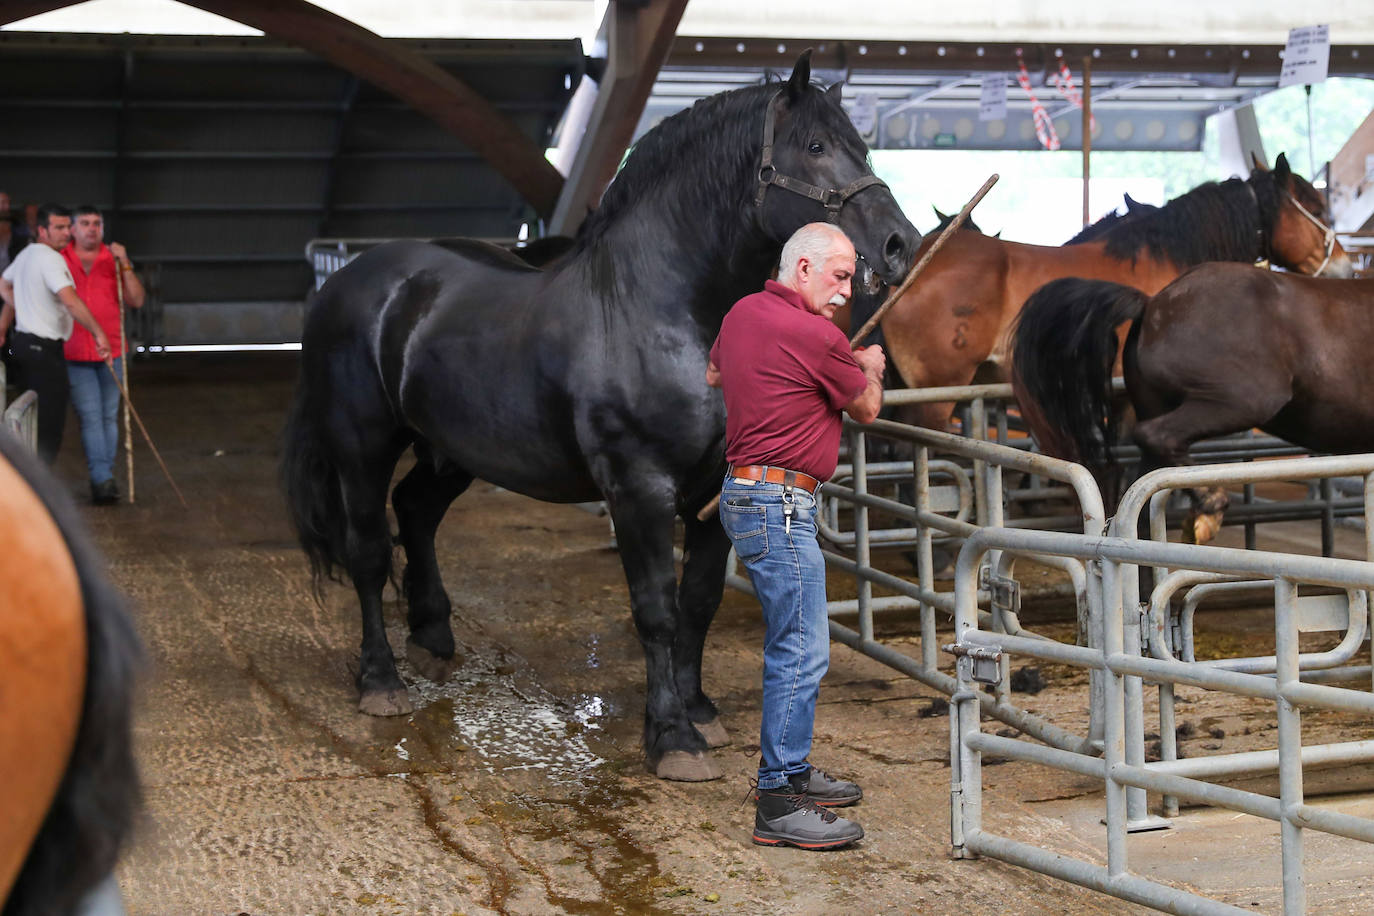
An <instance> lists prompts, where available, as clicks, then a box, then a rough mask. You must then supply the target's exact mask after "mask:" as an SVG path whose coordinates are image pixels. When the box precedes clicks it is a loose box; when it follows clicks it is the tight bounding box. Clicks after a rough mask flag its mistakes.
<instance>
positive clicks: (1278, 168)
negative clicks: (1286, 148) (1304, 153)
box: [1274, 153, 1293, 179]
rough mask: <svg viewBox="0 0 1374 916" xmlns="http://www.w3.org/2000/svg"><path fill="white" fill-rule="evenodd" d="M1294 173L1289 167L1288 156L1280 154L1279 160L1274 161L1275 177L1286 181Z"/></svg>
mask: <svg viewBox="0 0 1374 916" xmlns="http://www.w3.org/2000/svg"><path fill="white" fill-rule="evenodd" d="M1291 171H1293V170H1292V168H1290V167H1289V165H1288V154H1286V153H1279V158H1277V159H1275V160H1274V177H1275V178H1279V179H1284V178H1287V177H1288V174H1289V173H1290V172H1291Z"/></svg>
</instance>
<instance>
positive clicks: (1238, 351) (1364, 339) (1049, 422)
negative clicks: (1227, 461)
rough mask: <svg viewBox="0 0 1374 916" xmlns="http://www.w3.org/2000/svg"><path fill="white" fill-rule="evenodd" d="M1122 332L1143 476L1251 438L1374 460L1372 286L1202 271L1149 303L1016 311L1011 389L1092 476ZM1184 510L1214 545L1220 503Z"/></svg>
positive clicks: (1226, 268)
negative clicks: (1203, 444) (1222, 439)
mask: <svg viewBox="0 0 1374 916" xmlns="http://www.w3.org/2000/svg"><path fill="white" fill-rule="evenodd" d="M1123 322H1130V331H1129V333H1128V335H1127V337H1126V345H1125V351H1124V354H1123V356H1124V359H1123V362H1124V368H1125V376H1126V390H1127V393H1128V395H1129V397H1130V400H1131V403H1132V405H1133V406H1134V407H1135V411H1136V415H1137V419H1138V421H1139V422H1138V424H1137V425H1136V427H1135V430H1134V432H1133V435H1134V438H1135V441H1136V442H1137V443H1138V444H1139V445H1140V447H1141V450H1142V451H1143V453H1144V454H1143V462H1142V463H1143V464H1144V465H1145V466H1146V467H1145V468H1144V469H1148V468H1149V467H1156V466H1163V465H1186V464H1191V463H1192V462H1191V461H1190V460H1189V457H1188V448H1189V446H1191V445H1192V444H1193V443H1194V442H1197V441H1198V440H1200V439H1206V438H1210V437H1212V436H1220V435H1225V434H1227V433H1235V432H1242V431H1244V430H1247V429H1252V428H1254V427H1259V428H1260V429H1263V430H1264V431H1265V432H1268V433H1270V434H1272V435H1275V436H1279V437H1280V438H1283V439H1287V440H1288V441H1290V442H1294V443H1296V444H1298V445H1301V446H1304V447H1306V448H1309V449H1312V450H1313V451H1321V452H1367V451H1374V383H1371V382H1370V373H1369V353H1370V351H1371V349H1374V280H1317V279H1312V278H1310V277H1298V276H1293V275H1291V274H1281V273H1277V272H1271V271H1264V270H1256V269H1255V268H1253V267H1249V266H1246V265H1243V264H1204V265H1202V266H1201V267H1196V268H1194V269H1192V270H1190V271H1188V272H1187V273H1185V274H1184V275H1183V276H1181V277H1179V278H1178V279H1177V280H1175V281H1174V282H1173V283H1170V284H1169V285H1168V286H1166V287H1164V289H1162V290H1160V292H1159V293H1157V294H1156V295H1155V296H1153V297H1150V296H1147V295H1145V294H1144V293H1141V292H1140V291H1139V290H1135V289H1131V288H1130V287H1128V286H1123V285H1121V284H1118V283H1105V282H1102V281H1097V280H1079V279H1073V278H1069V279H1062V280H1055V281H1054V282H1052V283H1049V284H1046V285H1045V286H1044V287H1042V288H1041V289H1040V290H1038V291H1037V292H1036V293H1035V294H1034V295H1033V296H1031V298H1030V300H1029V301H1028V302H1027V303H1026V306H1025V308H1024V309H1022V311H1021V320H1020V322H1019V324H1018V327H1017V330H1016V333H1015V337H1014V343H1013V347H1014V350H1013V355H1014V357H1015V359H1014V363H1013V365H1014V367H1015V369H1014V373H1013V384H1014V385H1015V386H1016V396H1017V400H1018V401H1019V402H1020V404H1021V411H1022V415H1023V416H1024V417H1025V418H1026V421H1027V423H1028V424H1029V425H1030V427H1031V432H1032V434H1034V435H1035V437H1036V439H1037V441H1038V442H1039V443H1040V445H1041V447H1042V448H1043V449H1044V450H1045V451H1046V452H1047V453H1049V454H1052V455H1057V456H1059V457H1062V458H1068V459H1070V460H1073V461H1080V462H1082V463H1084V464H1087V465H1089V466H1090V467H1092V468H1094V470H1099V469H1104V468H1105V467H1106V466H1107V464H1108V463H1109V461H1110V453H1109V451H1108V450H1107V448H1106V447H1105V445H1106V443H1108V442H1113V441H1115V439H1116V436H1115V430H1114V429H1113V422H1114V417H1115V414H1114V412H1113V411H1112V410H1110V407H1109V405H1110V399H1111V365H1112V360H1113V358H1114V357H1115V351H1116V335H1115V331H1114V329H1115V328H1116V327H1117V325H1119V324H1121V323H1123ZM1366 388H1369V389H1370V390H1368V391H1367V390H1365V389H1366ZM1192 496H1193V503H1194V511H1195V513H1196V514H1197V518H1196V520H1195V523H1194V529H1193V530H1194V536H1195V538H1196V540H1197V541H1198V542H1199V543H1201V542H1204V541H1207V540H1210V539H1211V537H1212V536H1213V535H1214V534H1215V533H1216V529H1217V527H1219V525H1220V523H1221V512H1222V511H1223V510H1224V509H1225V508H1226V505H1227V497H1226V493H1225V491H1224V490H1221V489H1208V490H1202V491H1197V492H1194V493H1193V494H1192Z"/></svg>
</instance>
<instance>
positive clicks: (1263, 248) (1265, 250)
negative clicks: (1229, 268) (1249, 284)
mask: <svg viewBox="0 0 1374 916" xmlns="http://www.w3.org/2000/svg"><path fill="white" fill-rule="evenodd" d="M1241 184H1243V185H1245V190H1247V191H1249V192H1250V199H1251V200H1253V201H1254V202H1255V222H1256V223H1257V224H1258V225H1259V229H1257V230H1256V232H1257V233H1258V235H1259V256H1258V257H1257V258H1255V260H1256V261H1264V262H1266V263H1269V264H1272V263H1273V262H1274V253H1273V252H1272V251H1271V250H1270V249H1269V237H1268V233H1266V232H1265V231H1264V229H1265V226H1264V207H1262V206H1260V199H1259V195H1258V194H1256V193H1255V186H1254V185H1252V184H1251V183H1250V179H1248V178H1242V179H1241Z"/></svg>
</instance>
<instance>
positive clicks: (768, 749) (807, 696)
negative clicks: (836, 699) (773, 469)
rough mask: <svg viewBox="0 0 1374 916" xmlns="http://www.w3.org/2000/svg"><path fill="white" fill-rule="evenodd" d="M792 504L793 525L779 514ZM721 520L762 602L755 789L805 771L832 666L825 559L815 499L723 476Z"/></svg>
mask: <svg viewBox="0 0 1374 916" xmlns="http://www.w3.org/2000/svg"><path fill="white" fill-rule="evenodd" d="M789 500H790V502H791V505H792V516H791V525H790V526H789V525H788V524H787V520H786V515H785V512H784V509H785V504H786V502H787V501H789ZM720 520H721V524H723V525H724V526H725V532H726V533H727V534H728V535H730V541H731V542H732V543H733V544H734V545H735V555H736V556H737V557H739V559H740V562H741V563H743V564H744V565H745V567H746V568H747V569H748V570H749V579H750V581H752V582H753V584H754V591H755V593H756V594H757V595H758V599H759V603H760V604H762V605H763V623H764V642H763V725H762V727H761V728H760V730H759V749H760V753H761V756H762V758H763V759H762V761H761V763H760V765H759V788H760V789H776V788H778V787H780V786H783V785H786V784H787V782H788V777H789V776H793V775H798V774H802V773H806V772H808V770H809V767H810V765H809V764H808V763H807V757H809V756H810V754H811V734H812V729H813V727H814V725H815V719H816V695H817V694H818V693H819V692H820V684H821V677H823V676H824V675H825V672H826V670H827V669H828V668H829V667H830V622H829V617H828V615H827V614H826V601H825V559H824V558H823V557H822V556H821V548H820V545H819V544H817V543H816V498H815V497H814V496H812V495H811V494H810V493H808V492H807V491H805V490H801V489H793V490H792V491H791V492H790V493H785V492H784V489H783V487H782V485H781V484H773V483H763V482H752V486H751V485H750V484H748V483H739V482H737V481H736V480H735V478H733V477H727V478H725V485H724V486H723V487H722V488H721V498H720Z"/></svg>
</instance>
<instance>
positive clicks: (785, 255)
mask: <svg viewBox="0 0 1374 916" xmlns="http://www.w3.org/2000/svg"><path fill="white" fill-rule="evenodd" d="M840 240H843V241H845V242H849V236H847V235H845V234H844V230H843V229H841V228H840V227H839V226H836V225H833V224H831V223H807V224H806V225H805V226H802V227H801V228H800V229H798V230H797V231H796V232H794V233H792V237H791V238H790V239H788V240H787V244H785V245H783V246H782V257H781V258H779V259H778V282H779V283H781V284H782V285H783V286H792V285H793V284H794V282H795V281H796V279H797V262H798V261H800V260H802V259H803V258H805V259H806V260H807V261H810V262H811V263H812V264H815V265H817V266H818V267H819V266H821V265H823V264H824V263H825V259H826V258H827V257H828V256H829V255H830V252H831V251H832V250H833V249H834V247H835V243H836V242H837V241H840ZM851 247H852V245H851Z"/></svg>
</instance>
